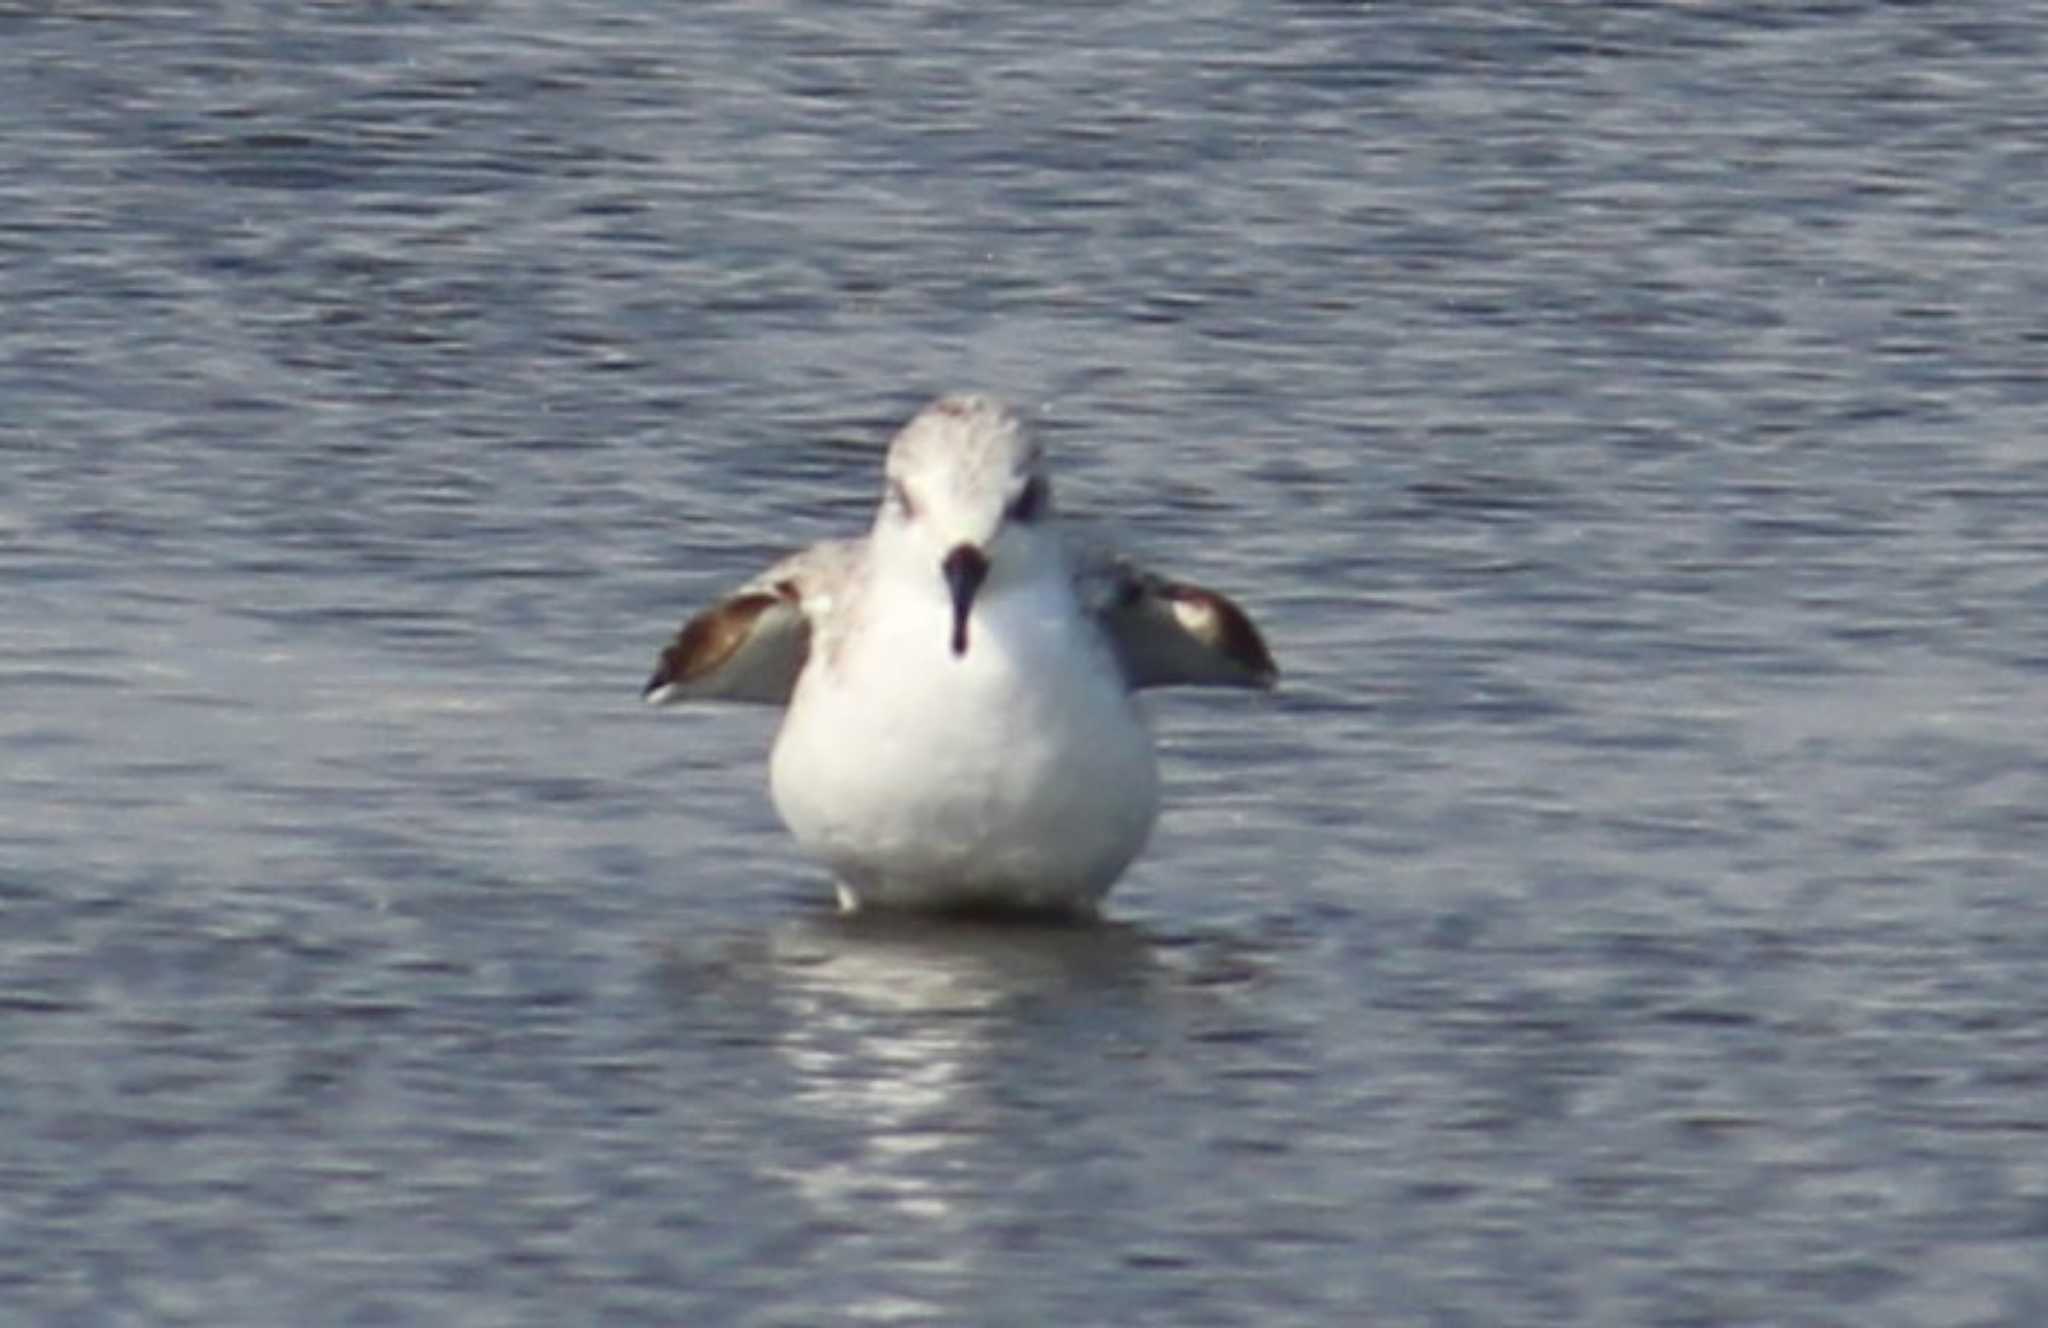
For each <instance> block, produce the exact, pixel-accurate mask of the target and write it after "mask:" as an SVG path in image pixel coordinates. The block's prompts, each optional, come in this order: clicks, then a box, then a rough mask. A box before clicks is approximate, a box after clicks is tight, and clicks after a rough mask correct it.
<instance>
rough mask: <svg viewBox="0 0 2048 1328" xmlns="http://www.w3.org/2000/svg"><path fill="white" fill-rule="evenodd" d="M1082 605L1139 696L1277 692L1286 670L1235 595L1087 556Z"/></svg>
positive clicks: (1082, 564) (1081, 569) (1080, 580)
mask: <svg viewBox="0 0 2048 1328" xmlns="http://www.w3.org/2000/svg"><path fill="white" fill-rule="evenodd" d="M1076 585H1077V588H1078V589H1079V590H1080V593H1081V600H1082V603H1083V604H1085V605H1087V606H1088V607H1089V608H1090V609H1091V610H1092V611H1093V612H1094V614H1095V616H1096V619H1097V621H1099V622H1100V623H1101V624H1102V629H1103V632H1104V634H1105V635H1107V636H1108V637H1109V641H1110V645H1111V647H1112V649H1114V650H1115V652H1116V657H1117V661H1118V662H1119V663H1120V664H1122V666H1123V670H1124V677H1125V678H1126V679H1127V680H1129V682H1130V686H1131V690H1133V691H1137V690H1138V689H1140V688H1144V687H1175V686H1189V687H1256V688H1262V689H1264V688H1270V687H1272V686H1273V684H1274V683H1275V682H1277V681H1278V680H1279V677H1280V670H1279V669H1278V668H1277V667H1275V665H1274V663H1273V656H1272V655H1271V654H1270V653H1268V651H1267V650H1266V642H1265V640H1264V638H1262V637H1261V636H1260V635H1259V629H1258V628H1257V627H1255V626H1253V625H1252V620H1251V618H1250V616H1249V615H1247V614H1246V613H1245V611H1244V610H1243V609H1240V608H1239V607H1237V605H1236V604H1234V603H1232V602H1231V601H1230V599H1229V598H1228V597H1227V596H1224V595H1220V594H1218V593H1217V592H1215V591H1213V590H1205V589H1203V588H1202V587H1201V586H1191V585H1187V584H1186V583H1184V582H1179V581H1169V580H1167V579H1166V578H1165V577H1162V576H1156V575H1154V574H1153V573H1151V572H1147V571H1145V570H1143V569H1142V568H1139V567H1135V566H1133V565H1132V564H1130V563H1129V562H1126V561H1124V560H1123V559H1121V558H1118V557H1115V556H1114V555H1110V554H1105V553H1100V552H1094V553H1089V554H1085V555H1083V557H1082V558H1081V559H1080V560H1079V566H1078V570H1077V572H1076Z"/></svg>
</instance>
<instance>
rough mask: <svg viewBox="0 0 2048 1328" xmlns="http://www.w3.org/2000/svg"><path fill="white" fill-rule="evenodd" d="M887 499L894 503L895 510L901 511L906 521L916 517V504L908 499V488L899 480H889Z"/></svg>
mask: <svg viewBox="0 0 2048 1328" xmlns="http://www.w3.org/2000/svg"><path fill="white" fill-rule="evenodd" d="M889 501H890V502H892V503H894V504H896V510H897V511H899V512H901V513H903V517H904V519H905V520H906V521H908V520H914V519H916V517H917V504H916V503H913V502H911V501H910V490H908V489H906V488H904V487H903V484H902V482H901V481H900V480H890V481H889Z"/></svg>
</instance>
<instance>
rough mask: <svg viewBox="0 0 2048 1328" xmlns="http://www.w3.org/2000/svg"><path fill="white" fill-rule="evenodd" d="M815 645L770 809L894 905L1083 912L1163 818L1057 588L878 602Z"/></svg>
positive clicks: (1153, 777) (788, 724)
mask: <svg viewBox="0 0 2048 1328" xmlns="http://www.w3.org/2000/svg"><path fill="white" fill-rule="evenodd" d="M868 601H869V602H866V603H863V604H862V605H861V606H860V611H859V613H858V615H857V622H856V624H855V625H854V626H853V628H852V630H850V631H848V632H846V633H844V634H841V635H838V636H837V637H836V638H834V639H830V640H823V641H820V642H818V643H817V644H816V646H815V648H814V650H813V655H812V658H811V659H810V661H809V663H808V665H807V666H806V668H805V671H804V674H803V677H802V678H801V679H800V680H799V682H798V684H797V689H796V694H795V696H794V697H793V698H792V701H791V704H790V709H789V713H788V715H787V717H786V719H785V720H784V723H783V728H782V732H781V734H780V735H779V737H778V738H777V740H776V744H775V753H774V757H773V761H772V767H771V778H772V784H773V791H774V797H775V805H776V809H777V811H779V812H780V813H781V815H782V818H783V820H784V822H786V823H787V824H788V826H789V828H790V830H791V831H792V832H793V833H794V834H795V835H796V837H797V838H798V840H799V841H800V842H802V843H803V844H804V846H805V847H806V848H807V849H809V850H810V851H811V852H813V853H815V854H817V855H818V856H819V857H821V858H822V859H824V861H825V862H826V863H827V864H829V865H830V866H831V867H832V869H833V870H834V872H835V873H837V875H838V876H839V878H840V880H841V883H842V898H845V897H846V893H847V892H850V893H851V895H852V896H853V898H854V901H857V902H859V903H869V904H877V903H879V904H887V905H891V906H914V907H929V906H935V905H945V904H948V903H960V904H975V903H992V904H997V905H1014V906H1023V907H1083V908H1085V907H1091V906H1092V905H1093V904H1094V903H1095V902H1096V901H1097V900H1099V899H1100V898H1101V897H1102V895H1104V894H1105V893H1107V891H1108V889H1109V887H1110V885H1111V884H1112V883H1113V882H1114V881H1115V879H1116V877H1117V876H1118V875H1119V874H1120V873H1121V872H1122V871H1123V869H1124V867H1125V866H1126V865H1128V864H1129V862H1130V860H1131V859H1132V858H1133V857H1135V856H1136V855H1137V852H1138V850H1139V849H1140V848H1142V847H1143V846H1144V843H1145V839H1146V836H1147V835H1148V834H1149V833H1150V831H1151V828H1152V823H1153V820H1154V818H1155V817H1156V815H1157V812H1158V772H1157V768H1156V766H1155V764H1154V760H1153V753H1152V742H1151V735H1150V734H1149V732H1148V731H1147V730H1146V727H1145V724H1144V720H1143V717H1142V716H1141V714H1140V713H1139V712H1138V710H1137V708H1136V704H1135V702H1134V701H1133V699H1132V698H1131V696H1130V695H1129V694H1128V691H1127V689H1126V687H1125V684H1124V681H1123V678H1122V676H1121V675H1120V674H1119V672H1118V671H1117V669H1116V667H1115V665H1114V663H1113V661H1112V660H1111V658H1110V655H1109V652H1108V648H1107V646H1106V643H1105V642H1104V641H1103V640H1102V639H1101V637H1100V635H1099V633H1098V632H1097V630H1096V628H1095V625H1094V623H1093V621H1092V620H1091V619H1089V618H1087V617H1085V616H1084V615H1082V614H1081V613H1080V612H1079V610H1078V607H1077V605H1076V604H1075V601H1074V596H1073V592H1072V587H1071V584H1070V583H1069V582H1068V581H1067V579H1066V578H1064V577H1052V576H1046V577H1040V578H1037V579H1034V580H1031V581H1028V582H1025V583H1022V584H1013V585H991V586H990V587H989V588H988V590H987V591H986V592H985V593H984V594H983V595H982V596H981V598H980V599H978V600H977V602H976V604H975V608H974V613H973V617H972V619H971V622H970V630H969V642H968V649H967V651H966V652H965V653H964V654H960V655H955V654H954V653H953V652H952V651H951V650H950V649H949V637H950V620H949V617H948V610H947V605H946V601H945V599H944V598H943V596H942V595H940V594H939V593H937V591H936V590H934V591H933V592H932V593H929V594H925V593H907V592H906V593H894V594H872V595H870V596H868Z"/></svg>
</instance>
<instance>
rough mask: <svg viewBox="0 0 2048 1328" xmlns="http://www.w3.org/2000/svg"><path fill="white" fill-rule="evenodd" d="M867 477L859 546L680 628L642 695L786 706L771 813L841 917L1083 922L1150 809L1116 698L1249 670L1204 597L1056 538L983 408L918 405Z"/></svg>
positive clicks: (1125, 713) (1237, 637)
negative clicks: (914, 913)
mask: <svg viewBox="0 0 2048 1328" xmlns="http://www.w3.org/2000/svg"><path fill="white" fill-rule="evenodd" d="M886 472H887V477H888V485H887V489H886V492H885V494H884V496H883V499H882V505H881V508H880V510H879V511H878V512H877V513H876V515H875V524H874V528H873V530H872V531H871V532H870V533H869V535H868V537H867V538H865V539H859V540H831V541H826V542H824V543H821V544H816V545H813V546H812V547H810V548H808V549H806V550H804V551H803V552H801V553H798V554H795V555H793V556H791V557H789V558H786V559H784V560H783V561H782V562H779V563H777V564H776V565H775V566H773V567H771V568H769V569H768V570H767V571H766V572H764V573H763V574H762V575H760V576H759V577H756V578H755V579H754V580H752V581H750V582H748V583H747V584H746V585H744V586H742V587H740V589H739V590H737V591H736V592H734V593H733V594H732V595H730V596H728V597H727V598H725V599H724V600H722V601H720V602H719V603H718V604H716V605H714V606H712V607H711V608H709V609H707V610H705V611H704V612H702V613H700V614H698V615H697V616H696V617H694V618H692V619H690V620H689V621H688V622H686V623H684V624H683V627H682V630H681V632H679V633H678V634H677V636H676V639H675V642H674V643H673V644H672V645H670V646H669V647H668V648H667V649H666V650H664V651H663V652H662V655H661V661H660V663H659V665H658V666H657V667H656V669H655V671H654V677H653V678H652V679H651V680H649V682H648V684H647V689H646V693H645V695H646V699H647V700H648V701H650V702H653V703H655V704H665V703H669V702H675V701H693V700H726V701H751V702H756V703H761V704H766V705H778V706H782V705H786V706H787V707H788V709H787V713H786V714H785V716H784V718H783V722H782V731H781V733H780V734H779V735H778V736H777V737H776V740H775V752H774V756H773V758H772V761H771V766H770V770H771V779H770V782H771V786H772V789H773V792H774V798H775V807H776V810H777V811H778V812H779V813H780V814H781V816H782V819H783V822H784V823H785V824H787V825H788V826H789V828H790V830H791V831H792V832H793V833H794V834H795V835H796V837H797V840H798V842H800V843H801V844H802V845H803V846H804V848H805V849H806V850H807V851H809V852H810V853H812V854H813V855H815V856H816V857H818V858H820V859H822V860H823V861H824V862H825V864H826V865H827V866H828V867H830V868H831V870H832V873H833V875H834V877H835V878H836V882H837V886H838V891H839V902H840V905H841V906H842V907H843V908H846V909H848V910H853V909H860V908H913V909H936V910H957V911H983V910H992V911H1034V912H1042V911H1051V912H1068V913H1082V914H1086V913H1090V912H1093V911H1094V909H1095V907H1096V905H1097V904H1098V903H1099V902H1100V901H1101V899H1102V897H1103V896H1104V895H1106V894H1107V893H1108V892H1109V888H1110V886H1111V885H1112V884H1113V883H1114V882H1115V881H1116V878H1117V876H1118V875H1119V874H1121V873H1122V871H1123V869H1124V868H1125V867H1126V866H1127V865H1128V864H1129V863H1130V861H1131V859H1132V858H1134V857H1136V856H1137V853H1138V850H1139V849H1140V848H1142V847H1144V844H1145V839H1146V836H1147V835H1148V834H1150V833H1151V830H1152V823H1153V821H1154V819H1155V818H1156V817H1157V815H1158V811H1159V774H1158V769H1157V766H1156V765H1155V763H1154V760H1153V754H1152V737H1151V734H1150V732H1149V731H1148V729H1147V727H1146V724H1145V719H1144V716H1143V714H1142V713H1141V712H1140V711H1139V709H1138V706H1137V703H1136V700H1135V699H1134V697H1133V696H1132V693H1133V692H1135V691H1137V690H1138V689H1140V688H1145V687H1162V686H1169V685H1173V684H1193V685H1210V686H1225V687H1258V688H1267V687H1271V686H1272V685H1273V682H1274V680H1275V678H1276V676H1277V674H1276V671H1275V669H1274V667H1273V660H1272V657H1271V656H1270V655H1269V654H1268V653H1267V652H1266V646H1265V643H1264V642H1263V641H1262V640H1260V638H1259V633H1258V629H1257V628H1255V627H1253V626H1252V623H1251V620H1250V619H1249V618H1247V617H1246V616H1245V614H1244V612H1243V611H1242V610H1240V609H1239V608H1238V607H1237V606H1236V605H1235V604H1232V603H1231V602H1230V601H1229V600H1228V599H1225V598H1224V597H1223V596H1221V595H1219V594H1217V593H1216V592H1214V591H1210V590H1204V589H1202V588H1200V587H1198V586H1190V585H1183V584H1180V583H1177V582H1173V581H1168V580H1165V579H1163V578H1161V577H1157V576H1153V575H1151V574H1149V573H1146V572H1144V571H1141V570H1139V569H1137V568H1135V567H1133V566H1131V565H1129V564H1128V563H1125V562H1124V561H1122V560H1121V559H1118V558H1116V557H1114V556H1112V555H1108V554H1105V553H1100V552H1091V551H1087V550H1083V549H1080V548H1077V547H1075V546H1074V544H1073V543H1072V542H1070V541H1069V540H1068V539H1067V538H1065V537H1064V536H1063V535H1062V533H1061V531H1060V529H1059V526H1058V524H1057V523H1056V522H1055V521H1054V520H1053V519H1052V496H1051V488H1050V485H1049V483H1048V481H1047V479H1046V475H1045V471H1044V457H1043V452H1042V450H1041V449H1040V447H1039V445H1038V443H1037V442H1036V441H1035V440H1034V439H1032V438H1031V437H1030V435H1029V434H1027V433H1026V431H1025V429H1024V427H1023V424H1022V421H1020V420H1019V419H1018V417H1017V415H1016V414H1015V412H1013V411H1011V410H1010V409H1009V408H1008V407H1007V406H1005V405H1003V404H1002V403H1001V402H999V401H997V400H995V399H993V398H990V397H986V396H973V395H958V396H947V397H941V398H940V399H939V400H937V401H935V402H933V403H932V404H931V405H929V406H926V407H925V408H924V409H923V410H922V411H920V412H918V414H917V415H916V417H914V418H913V419H912V420H911V421H910V423H909V424H907V425H905V426H904V427H903V430H902V432H900V433H898V434H897V435H896V439H895V441H894V442H893V443H891V444H890V446H889V457H888V462H887V465H886Z"/></svg>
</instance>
